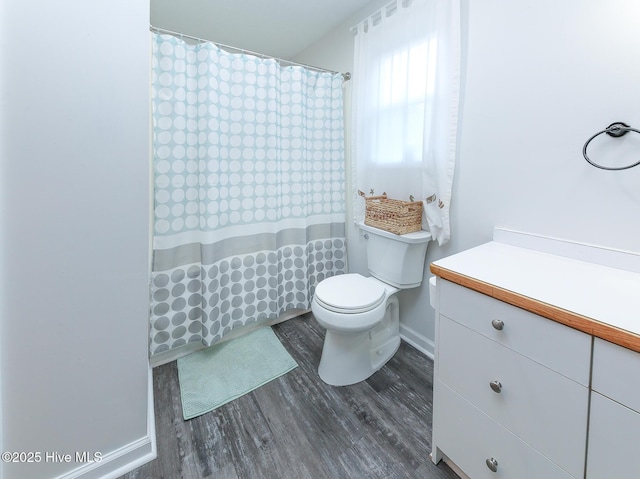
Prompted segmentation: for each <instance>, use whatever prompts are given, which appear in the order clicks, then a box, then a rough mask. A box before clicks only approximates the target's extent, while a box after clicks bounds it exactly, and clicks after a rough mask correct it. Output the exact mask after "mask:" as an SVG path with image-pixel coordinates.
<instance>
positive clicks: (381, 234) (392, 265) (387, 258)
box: [358, 223, 431, 289]
mask: <svg viewBox="0 0 640 479" xmlns="http://www.w3.org/2000/svg"><path fill="white" fill-rule="evenodd" d="M358 226H359V227H360V229H361V230H362V231H363V232H364V233H365V238H366V239H367V241H366V242H367V264H368V268H369V273H371V276H373V277H375V278H378V279H379V280H380V281H383V282H385V283H387V284H390V285H392V286H395V287H396V288H400V289H408V288H416V287H418V286H420V284H422V278H423V274H424V260H425V256H426V254H427V246H428V244H429V241H430V240H431V234H430V233H428V232H427V231H416V232H415V233H408V234H406V235H397V234H394V233H390V232H388V231H384V230H381V229H378V228H374V227H373V226H368V225H365V224H364V223H358Z"/></svg>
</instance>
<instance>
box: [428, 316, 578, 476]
mask: <svg viewBox="0 0 640 479" xmlns="http://www.w3.org/2000/svg"><path fill="white" fill-rule="evenodd" d="M438 336H439V337H438V342H437V344H438V361H437V368H438V377H439V379H440V380H441V381H442V382H444V383H446V384H447V385H448V386H450V387H451V389H453V390H454V391H456V392H457V393H459V394H460V395H461V396H462V397H463V398H465V399H466V400H467V401H469V402H470V403H472V404H473V405H474V406H476V407H477V408H478V409H480V410H481V411H482V412H484V413H486V414H487V415H488V416H489V417H491V418H492V419H494V420H495V421H496V422H498V423H499V424H500V425H502V426H504V427H505V428H506V429H508V430H509V431H511V432H513V433H514V434H515V435H516V436H518V437H520V438H521V439H522V440H523V441H525V442H527V443H528V444H530V445H531V446H533V447H534V448H535V449H537V450H539V451H540V452H541V453H542V454H544V455H545V456H547V457H549V458H550V459H551V460H552V461H554V462H555V463H556V464H558V465H560V466H561V467H562V468H564V469H565V470H567V471H568V472H570V473H571V474H572V475H574V476H575V477H582V476H583V474H584V455H585V449H586V435H587V414H588V402H589V390H588V388H587V387H585V386H583V385H581V384H579V383H577V382H575V381H573V380H571V379H568V378H566V377H565V376H562V375H561V374H558V373H556V372H554V371H552V370H550V369H549V368H547V367H545V366H542V365H541V364H539V363H537V362H535V361H532V360H530V359H528V358H526V357H524V356H522V355H520V354H518V353H516V352H515V351H513V350H511V349H509V348H506V347H505V346H502V345H501V344H499V343H497V342H495V341H492V340H490V339H488V338H487V337H485V336H482V335H481V334H479V333H477V332H476V331H474V330H472V329H470V328H468V327H466V326H464V325H462V324H459V323H457V322H456V321H452V320H451V319H448V318H445V317H442V316H441V317H440V324H439V329H438ZM492 382H493V383H494V384H493V385H492V384H491V383H492ZM496 382H497V383H499V384H496ZM494 389H495V390H494ZM439 404H442V408H446V407H447V406H446V405H445V404H443V403H439ZM513 477H515V476H513Z"/></svg>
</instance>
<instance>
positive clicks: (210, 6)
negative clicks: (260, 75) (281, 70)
mask: <svg viewBox="0 0 640 479" xmlns="http://www.w3.org/2000/svg"><path fill="white" fill-rule="evenodd" d="M372 3H379V1H377V2H376V1H375V0H151V24H152V25H153V26H155V27H159V28H164V29H167V30H171V31H176V32H180V33H183V34H187V35H192V36H195V37H198V38H205V39H208V40H212V41H215V42H218V43H223V44H226V45H230V46H233V47H237V48H242V49H245V50H250V51H254V52H258V53H264V54H267V55H271V56H274V57H278V58H284V59H293V58H295V56H296V55H297V54H298V53H299V52H301V51H303V50H304V49H305V48H307V47H308V46H309V45H311V44H313V43H314V42H315V41H317V40H319V39H320V38H322V37H323V36H324V35H325V34H326V33H328V32H330V31H331V30H333V29H334V28H335V27H337V26H338V25H340V24H341V23H342V22H344V21H346V20H347V19H349V18H350V17H352V16H353V15H354V14H356V13H357V12H358V11H359V10H360V9H362V8H363V7H365V6H367V5H369V4H372ZM356 22H357V20H356Z"/></svg>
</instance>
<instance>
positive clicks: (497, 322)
mask: <svg viewBox="0 0 640 479" xmlns="http://www.w3.org/2000/svg"><path fill="white" fill-rule="evenodd" d="M491 326H493V327H494V328H495V329H497V330H498V331H502V330H503V329H504V321H502V320H500V319H494V320H493V321H491Z"/></svg>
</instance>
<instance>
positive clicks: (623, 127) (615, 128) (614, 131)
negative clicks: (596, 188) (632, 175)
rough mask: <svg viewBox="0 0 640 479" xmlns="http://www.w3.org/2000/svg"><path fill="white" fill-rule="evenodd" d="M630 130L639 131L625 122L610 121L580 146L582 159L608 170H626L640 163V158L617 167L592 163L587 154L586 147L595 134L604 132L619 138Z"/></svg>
mask: <svg viewBox="0 0 640 479" xmlns="http://www.w3.org/2000/svg"><path fill="white" fill-rule="evenodd" d="M630 131H635V132H636V133H640V131H638V130H636V129H635V128H631V127H630V126H629V125H627V124H626V123H622V122H621V121H617V122H615V123H611V124H610V125H609V126H608V127H606V128H605V129H604V130H602V131H599V132H598V133H596V134H595V135H593V136H592V137H591V138H589V139H588V140H587V142H586V143H585V144H584V147H583V148H582V156H584V159H585V160H587V162H589V164H590V165H592V166H595V167H596V168H600V169H601V170H610V171H619V170H628V169H629V168H633V167H634V166H638V165H640V160H638V161H637V162H636V163H634V164H633V165H627V166H618V167H612V166H602V165H599V164H597V163H594V162H593V161H591V160H590V159H589V157H588V156H587V147H588V146H589V143H591V140H593V139H594V138H595V137H596V136H599V135H602V134H603V133H606V134H607V135H609V136H611V137H613V138H620V137H621V136H624V135H626V134H627V133H629V132H630Z"/></svg>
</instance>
